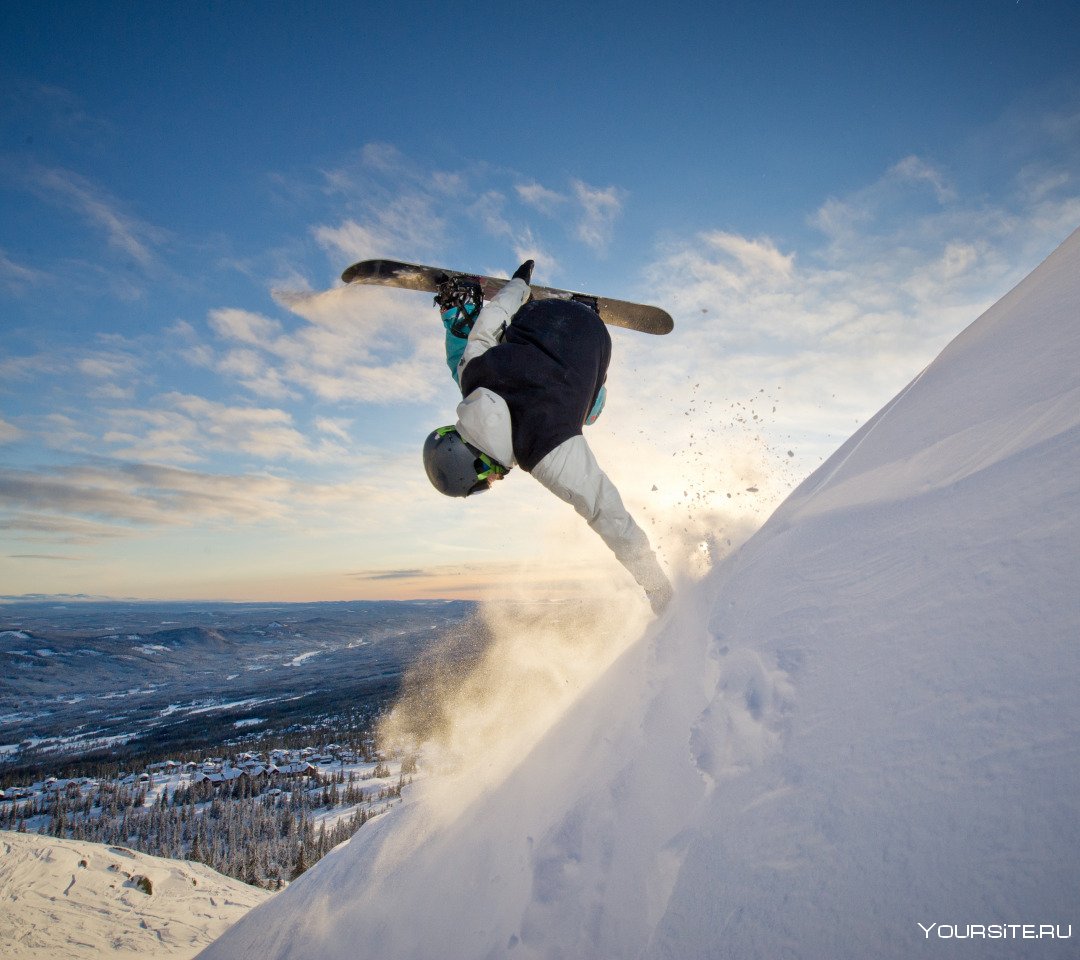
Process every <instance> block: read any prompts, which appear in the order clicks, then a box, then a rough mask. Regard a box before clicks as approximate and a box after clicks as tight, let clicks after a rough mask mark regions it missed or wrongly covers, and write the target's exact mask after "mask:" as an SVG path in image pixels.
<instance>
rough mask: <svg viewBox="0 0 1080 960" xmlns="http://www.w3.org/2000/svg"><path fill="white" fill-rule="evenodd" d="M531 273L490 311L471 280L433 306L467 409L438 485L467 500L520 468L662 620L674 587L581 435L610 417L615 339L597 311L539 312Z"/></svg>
mask: <svg viewBox="0 0 1080 960" xmlns="http://www.w3.org/2000/svg"><path fill="white" fill-rule="evenodd" d="M532 269H533V261H532V260H526V261H525V263H523V264H522V265H521V266H520V267H518V269H517V271H516V272H515V273H514V276H513V278H512V279H511V280H510V282H509V283H507V284H506V286H505V287H503V289H502V290H501V291H500V292H499V293H498V294H496V295H495V297H494V298H493V299H492V300H491V301H490V302H489V303H488V304H487V305H486V306H484V304H483V294H482V291H481V289H480V286H479V284H477V283H475V282H472V281H470V280H468V279H467V278H461V277H455V278H452V279H448V280H447V282H446V283H445V284H444V285H443V287H442V288H441V289H440V291H439V293H438V294H437V295H436V297H435V303H436V305H437V306H438V307H439V308H440V312H441V315H442V320H443V324H444V326H445V328H446V357H447V365H448V366H449V367H450V372H451V374H452V375H453V377H454V380H455V381H456V382H457V383H458V385H459V386H460V388H461V392H462V395H463V396H464V399H463V400H462V401H461V403H459V404H458V407H457V416H458V419H457V423H456V424H455V425H453V426H448V427H440V428H438V429H437V430H434V431H432V433H431V434H430V435H429V436H428V438H427V440H426V441H425V443H424V467H425V469H426V470H427V475H428V478H429V479H430V480H431V482H432V484H433V485H434V487H435V488H436V489H437V490H438V491H439V492H440V493H444V494H446V495H447V496H450V497H467V496H470V495H471V494H474V493H480V492H482V491H484V490H487V489H489V488H490V487H491V485H492V484H493V483H494V482H495V481H496V480H501V479H502V478H503V477H505V476H506V474H507V473H508V472H509V470H510V468H511V467H513V466H514V465H515V464H516V465H518V466H520V467H521V468H522V469H523V470H525V471H526V472H527V473H531V474H532V475H533V476H534V477H535V478H536V479H537V480H539V481H540V483H542V484H543V485H544V486H545V487H547V488H548V489H549V490H550V491H551V492H552V493H554V494H555V495H556V496H557V497H559V498H560V499H562V500H565V501H566V502H567V503H569V504H571V505H572V506H573V507H574V509H575V510H577V512H578V513H579V514H581V516H582V517H584V518H585V520H586V521H587V522H588V524H589V526H590V527H592V528H593V530H595V531H596V532H597V533H598V534H599V535H600V537H601V538H602V539H603V541H604V543H606V544H607V545H608V547H610V548H611V550H612V552H613V553H614V554H615V556H616V558H618V560H619V562H620V563H622V565H623V566H624V567H626V569H627V570H629V571H630V573H631V574H632V575H633V577H634V579H635V580H637V582H638V584H640V586H641V587H642V589H644V591H645V594H646V596H647V597H648V599H649V603H650V604H651V605H652V609H653V611H654V612H656V613H660V612H661V611H662V610H663V609H664V608H665V607H666V606H667V603H668V601H669V600H670V599H671V592H672V591H671V584H670V583H669V581H668V578H667V576H666V575H665V573H664V571H663V570H662V569H661V568H660V565H659V563H658V562H657V560H656V555H655V554H654V553H653V550H652V547H651V546H650V545H649V539H648V537H647V536H646V535H645V533H644V531H643V530H642V529H641V528H640V527H639V526H638V525H637V523H635V522H634V518H633V517H631V516H630V514H629V513H628V512H627V510H626V507H624V506H623V502H622V498H621V497H620V496H619V491H618V490H617V489H616V488H615V485H614V484H613V483H612V482H611V481H610V480H609V479H608V477H607V475H606V474H605V473H604V471H603V470H601V469H600V466H599V464H597V462H596V458H595V457H594V456H593V453H592V450H590V449H589V445H588V443H587V442H586V440H585V438H584V436H583V435H582V427H583V426H584V425H585V424H589V423H592V422H593V421H595V419H596V418H597V417H598V416H599V415H600V411H601V410H602V408H603V406H604V401H605V398H606V390H605V388H604V380H605V378H606V376H607V368H608V362H609V360H610V359H611V337H610V336H609V334H608V332H607V328H606V327H605V326H604V324H603V322H602V321H601V319H600V317H599V314H598V313H597V311H596V308H595V304H592V305H590V304H589V303H587V302H582V301H575V300H558V299H546V300H530V297H529V281H530V280H531V279H532ZM481 308H482V309H481Z"/></svg>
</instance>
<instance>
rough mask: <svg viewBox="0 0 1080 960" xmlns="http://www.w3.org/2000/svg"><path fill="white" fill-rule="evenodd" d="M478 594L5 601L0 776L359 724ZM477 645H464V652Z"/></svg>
mask: <svg viewBox="0 0 1080 960" xmlns="http://www.w3.org/2000/svg"><path fill="white" fill-rule="evenodd" d="M475 610H476V604H474V603H471V602H468V601H405V602H383V601H375V602H347V603H311V604H247V603H238V604H214V603H191V604H148V603H119V602H117V603H110V602H82V603H69V604H60V603H49V602H41V603H22V604H7V605H5V606H3V607H0V771H5V770H6V771H8V772H14V771H16V770H18V769H19V768H25V767H28V766H37V767H40V766H41V765H43V764H45V765H48V764H49V763H50V762H52V761H60V760H62V759H65V758H73V757H90V758H93V757H102V758H105V757H110V756H111V757H116V756H118V755H131V756H137V755H145V754H149V753H157V752H162V751H168V750H174V751H175V750H183V749H191V748H194V747H196V746H198V745H205V744H208V743H223V742H228V741H229V740H230V739H240V738H243V737H255V736H258V735H278V734H281V733H283V732H286V731H288V730H290V729H300V728H302V727H305V726H311V725H331V726H336V727H338V728H343V727H344V728H356V727H362V726H365V725H367V724H369V723H370V721H371V718H372V717H373V716H374V714H375V713H376V712H377V711H378V710H379V709H381V708H382V707H383V706H385V704H386V703H387V702H388V701H389V700H390V699H391V698H392V697H393V696H394V695H395V694H396V693H397V691H398V689H399V687H400V683H401V677H402V673H403V671H404V669H405V667H406V666H407V665H408V664H409V663H410V662H411V661H412V660H414V659H415V658H416V657H417V656H418V655H420V654H421V653H423V652H424V651H425V650H427V649H429V648H430V647H431V646H433V645H434V644H435V643H436V642H437V641H438V640H440V639H441V638H443V637H445V636H447V635H448V634H450V633H452V632H453V633H462V632H463V630H464V633H465V634H469V633H471V632H472V631H471V628H470V618H471V617H472V615H473V613H474V612H475ZM469 645H470V644H469V643H468V642H466V643H465V647H468V646H469Z"/></svg>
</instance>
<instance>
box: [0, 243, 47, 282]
mask: <svg viewBox="0 0 1080 960" xmlns="http://www.w3.org/2000/svg"><path fill="white" fill-rule="evenodd" d="M46 277H47V274H45V273H42V272H41V271H40V270H35V269H33V268H32V267H27V266H24V265H23V264H21V263H16V262H15V261H14V260H12V259H11V258H10V257H9V256H8V255H7V254H6V253H5V251H4V250H2V249H0V283H2V284H3V285H4V286H5V287H6V288H7V289H8V290H10V291H11V292H12V293H21V292H22V291H24V290H25V289H26V288H27V287H32V286H37V285H38V284H40V283H42V282H43V281H44V280H45V279H46Z"/></svg>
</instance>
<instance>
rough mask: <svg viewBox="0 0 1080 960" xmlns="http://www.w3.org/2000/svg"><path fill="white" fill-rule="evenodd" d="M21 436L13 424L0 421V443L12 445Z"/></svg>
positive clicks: (21, 433)
mask: <svg viewBox="0 0 1080 960" xmlns="http://www.w3.org/2000/svg"><path fill="white" fill-rule="evenodd" d="M22 436H23V432H22V430H20V429H19V428H18V427H17V426H15V424H13V423H8V422H7V421H6V420H0V443H14V442H15V441H16V440H18V439H19V438H20V437H22Z"/></svg>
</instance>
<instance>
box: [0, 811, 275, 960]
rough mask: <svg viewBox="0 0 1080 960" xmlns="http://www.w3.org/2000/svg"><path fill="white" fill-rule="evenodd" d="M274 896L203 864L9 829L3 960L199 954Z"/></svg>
mask: <svg viewBox="0 0 1080 960" xmlns="http://www.w3.org/2000/svg"><path fill="white" fill-rule="evenodd" d="M139 877H145V878H146V879H147V880H148V881H149V884H150V886H149V890H150V892H149V893H147V892H146V888H145V886H144V887H142V888H140V886H139V885H138V879H137V878H139ZM269 897H270V894H269V893H268V892H267V891H265V890H259V889H257V888H255V887H249V886H248V885H247V884H244V883H240V882H239V881H238V880H232V879H230V878H229V877H225V876H222V875H221V874H220V873H217V872H215V871H213V870H211V869H210V868H209V867H206V866H203V865H202V864H200V863H182V862H178V861H175V860H164V859H162V858H161V857H151V856H147V855H146V854H143V853H136V852H135V851H133V850H127V849H124V848H121V847H107V846H104V845H102V844H100V843H83V842H82V841H77V840H58V839H56V838H54V837H43V836H38V835H37V834H32V833H13V832H11V831H6V830H5V831H2V832H0V956H3V957H5V958H7V960H30V958H42V960H46V958H48V960H54V958H57V957H64V958H80V957H84V958H87V960H97V958H100V957H105V956H108V957H173V958H183V957H193V956H194V955H195V954H196V953H197V952H198V951H199V950H200V949H201V948H202V947H204V946H205V945H206V944H208V943H210V942H211V941H212V940H214V938H216V937H218V936H219V935H220V934H221V933H222V931H224V930H225V929H226V928H227V927H228V926H229V924H231V923H234V922H235V921H236V920H237V919H238V918H239V917H241V916H242V915H243V914H245V913H246V912H247V911H248V910H250V909H251V908H252V907H253V906H255V905H256V904H257V903H262V902H263V901H264V900H266V899H268V898H269Z"/></svg>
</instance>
